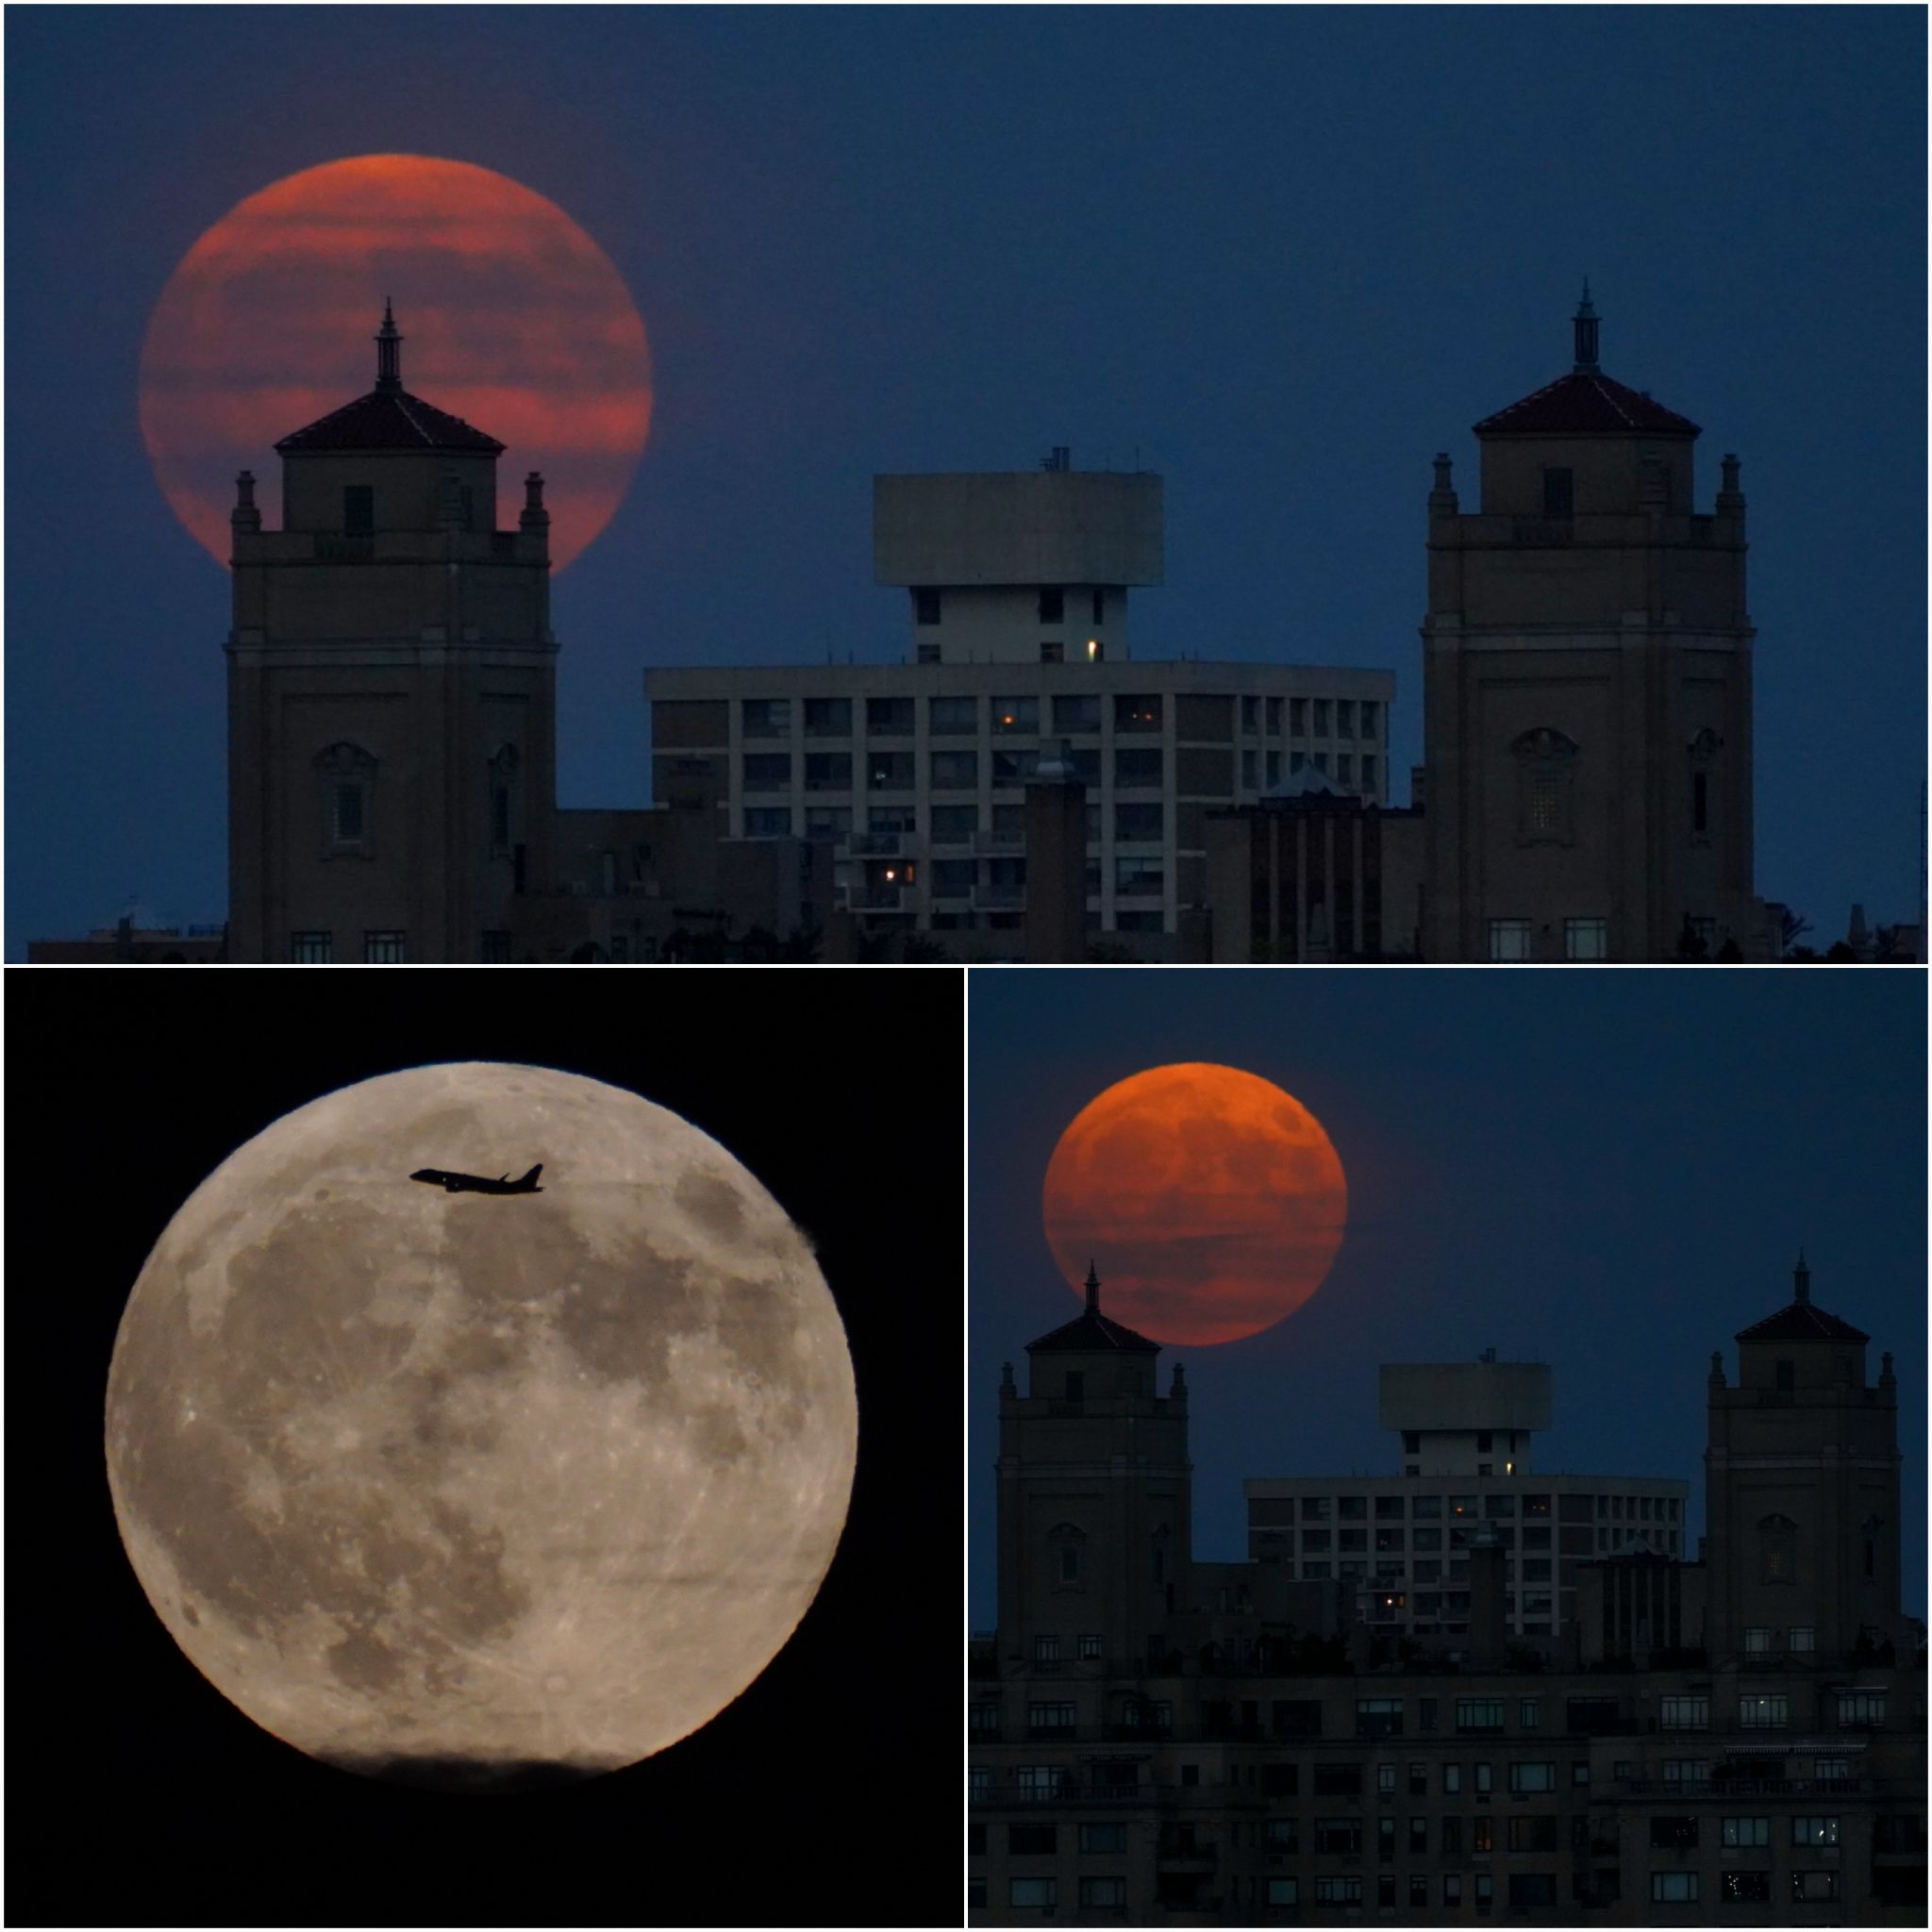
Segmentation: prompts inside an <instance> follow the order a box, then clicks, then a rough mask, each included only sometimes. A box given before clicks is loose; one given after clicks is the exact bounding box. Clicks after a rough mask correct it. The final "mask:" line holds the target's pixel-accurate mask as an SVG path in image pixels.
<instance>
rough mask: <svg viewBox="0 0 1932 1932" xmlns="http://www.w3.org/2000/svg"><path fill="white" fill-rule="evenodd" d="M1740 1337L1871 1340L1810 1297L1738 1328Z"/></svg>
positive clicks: (1790, 1339) (1757, 1339)
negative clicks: (1818, 1305)
mask: <svg viewBox="0 0 1932 1932" xmlns="http://www.w3.org/2000/svg"><path fill="white" fill-rule="evenodd" d="M1737 1340H1738V1341H1871V1340H1872V1338H1871V1337H1870V1336H1869V1335H1867V1334H1866V1333H1865V1331H1864V1330H1863V1329H1862V1328H1854V1327H1853V1326H1852V1324H1850V1323H1849V1322H1840V1320H1839V1318H1838V1317H1837V1316H1836V1315H1828V1314H1826V1313H1825V1311H1824V1309H1823V1308H1821V1307H1814V1306H1813V1305H1812V1304H1811V1303H1810V1302H1808V1301H1799V1302H1792V1303H1791V1304H1790V1306H1789V1307H1782V1308H1780V1309H1779V1310H1778V1311H1777V1313H1776V1314H1774V1315H1768V1316H1766V1317H1765V1319H1764V1320H1763V1321H1761V1322H1755V1323H1753V1324H1752V1325H1751V1326H1750V1327H1748V1328H1740V1329H1739V1330H1738V1334H1737Z"/></svg>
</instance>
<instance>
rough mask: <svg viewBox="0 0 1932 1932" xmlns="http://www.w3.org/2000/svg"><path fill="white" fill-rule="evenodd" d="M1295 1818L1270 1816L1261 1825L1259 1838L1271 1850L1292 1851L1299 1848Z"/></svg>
mask: <svg viewBox="0 0 1932 1932" xmlns="http://www.w3.org/2000/svg"><path fill="white" fill-rule="evenodd" d="M1298 1822H1299V1821H1297V1820H1295V1819H1292V1818H1271V1819H1269V1821H1268V1822H1267V1824H1265V1825H1264V1826H1263V1827H1262V1832H1261V1840H1262V1842H1263V1843H1264V1844H1265V1845H1266V1846H1267V1847H1268V1849H1269V1850H1270V1851H1271V1852H1293V1851H1299V1850H1300V1849H1301V1846H1300V1843H1299V1834H1298V1832H1297V1829H1296V1827H1297V1824H1298Z"/></svg>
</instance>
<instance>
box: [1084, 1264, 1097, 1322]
mask: <svg viewBox="0 0 1932 1932" xmlns="http://www.w3.org/2000/svg"><path fill="white" fill-rule="evenodd" d="M1087 1312H1088V1313H1089V1314H1090V1315H1097V1314H1099V1312H1100V1276H1099V1275H1097V1274H1095V1273H1094V1272H1093V1263H1092V1262H1091V1261H1089V1262H1088V1264H1087Z"/></svg>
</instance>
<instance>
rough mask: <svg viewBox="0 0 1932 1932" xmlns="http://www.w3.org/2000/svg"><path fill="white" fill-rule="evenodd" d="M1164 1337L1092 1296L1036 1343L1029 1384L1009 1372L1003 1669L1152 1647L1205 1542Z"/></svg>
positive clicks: (1184, 1407)
mask: <svg viewBox="0 0 1932 1932" xmlns="http://www.w3.org/2000/svg"><path fill="white" fill-rule="evenodd" d="M1159 1352H1160V1347H1159V1344H1158V1342H1154V1341H1148V1339H1147V1338H1146V1337H1145V1336H1144V1335H1137V1334H1135V1332H1134V1331H1133V1330H1132V1329H1131V1328H1124V1327H1123V1326H1122V1325H1121V1324H1119V1323H1118V1322H1113V1321H1109V1320H1108V1317H1107V1316H1105V1315H1103V1314H1102V1313H1101V1312H1100V1283H1099V1281H1098V1279H1097V1278H1096V1277H1095V1275H1094V1274H1093V1271H1092V1270H1091V1268H1090V1269H1089V1270H1088V1273H1087V1307H1086V1308H1085V1310H1084V1311H1083V1312H1082V1313H1081V1314H1080V1315H1079V1316H1078V1317H1077V1318H1076V1319H1075V1320H1074V1321H1072V1322H1069V1323H1068V1324H1066V1325H1065V1326H1064V1327H1063V1328H1056V1329H1055V1330H1054V1331H1053V1332H1052V1334H1050V1335H1042V1336H1041V1338H1040V1340H1039V1341H1031V1342H1028V1343H1027V1345H1026V1357H1027V1389H1026V1393H1025V1394H1024V1395H1022V1394H1021V1393H1020V1391H1019V1390H1018V1389H1017V1388H1016V1387H1015V1386H1014V1383H1013V1372H1012V1366H1011V1364H1010V1363H1009V1364H1008V1366H1007V1368H1006V1370H1005V1372H1004V1374H1003V1375H1002V1377H1001V1381H1000V1455H999V1463H998V1476H999V1490H998V1497H999V1637H998V1645H999V1648H998V1656H999V1659H1000V1664H1001V1668H1002V1670H1006V1669H1008V1668H1011V1667H1012V1666H1013V1665H1014V1664H1016V1663H1017V1664H1019V1665H1021V1666H1022V1667H1023V1668H1030V1667H1032V1666H1033V1665H1036V1664H1041V1663H1047V1664H1051V1663H1056V1662H1058V1661H1061V1660H1065V1661H1068V1662H1073V1661H1077V1660H1078V1659H1079V1658H1081V1657H1090V1658H1107V1659H1120V1660H1136V1661H1138V1660H1140V1659H1143V1658H1145V1657H1147V1656H1148V1655H1149V1653H1150V1649H1152V1648H1154V1647H1156V1644H1155V1640H1156V1638H1157V1635H1158V1632H1159V1630H1160V1628H1161V1624H1162V1620H1163V1619H1164V1618H1165V1617H1166V1615H1167V1613H1168V1611H1169V1610H1170V1609H1171V1608H1172V1607H1173V1606H1174V1583H1175V1581H1176V1579H1177V1578H1178V1577H1179V1575H1180V1574H1181V1571H1182V1569H1183V1567H1184V1566H1185V1565H1186V1564H1187V1562H1188V1560H1189V1552H1190V1551H1191V1548H1192V1525H1191V1468H1192V1465H1191V1463H1190V1462H1189V1461H1188V1399H1187V1391H1186V1389H1185V1388H1184V1387H1183V1385H1182V1381H1181V1372H1180V1369H1179V1368H1178V1366H1176V1368H1175V1369H1174V1383H1173V1387H1172V1391H1171V1392H1170V1393H1169V1394H1167V1395H1165V1396H1161V1395H1157V1394H1156V1393H1155V1389H1154V1379H1155V1368H1156V1363H1155V1357H1157V1356H1158V1354H1159Z"/></svg>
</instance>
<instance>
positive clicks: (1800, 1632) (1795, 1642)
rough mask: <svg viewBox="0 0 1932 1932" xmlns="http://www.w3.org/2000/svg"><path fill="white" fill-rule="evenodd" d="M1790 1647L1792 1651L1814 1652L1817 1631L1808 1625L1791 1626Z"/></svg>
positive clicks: (1816, 1645) (1816, 1646) (1816, 1643)
mask: <svg viewBox="0 0 1932 1932" xmlns="http://www.w3.org/2000/svg"><path fill="white" fill-rule="evenodd" d="M1790 1647H1791V1649H1793V1650H1816V1649H1817V1648H1818V1632H1817V1629H1816V1628H1815V1627H1814V1626H1813V1625H1812V1624H1792V1626H1791V1638H1790Z"/></svg>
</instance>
